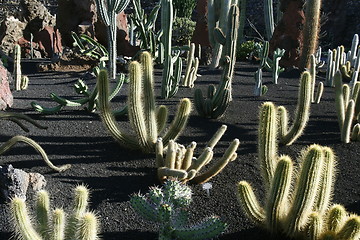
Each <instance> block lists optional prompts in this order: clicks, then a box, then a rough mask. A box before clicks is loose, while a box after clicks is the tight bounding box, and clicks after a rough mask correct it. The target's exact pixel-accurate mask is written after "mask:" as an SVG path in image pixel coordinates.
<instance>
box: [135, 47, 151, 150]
mask: <svg viewBox="0 0 360 240" xmlns="http://www.w3.org/2000/svg"><path fill="white" fill-rule="evenodd" d="M146 54H148V53H146ZM146 58H147V57H143V55H142V60H143V61H145V62H146V64H148V65H150V66H144V71H145V73H144V85H142V79H143V76H142V71H141V66H140V63H138V62H135V61H134V62H132V63H130V66H129V76H130V83H131V84H130V91H129V97H128V105H129V120H130V123H131V125H132V127H133V129H134V130H135V132H136V135H137V138H138V142H139V145H140V147H141V148H143V149H148V151H151V149H152V148H153V145H154V144H155V141H156V138H157V130H156V121H155V103H154V95H153V92H152V91H153V88H151V89H150V87H152V84H153V81H152V75H149V74H152V71H151V68H152V66H151V62H148V61H147V60H146ZM143 91H144V94H145V95H146V96H145V97H146V101H143V99H142V93H143ZM147 97H152V98H151V99H148V98H147ZM148 121H152V122H151V123H150V124H149V122H148ZM146 123H148V124H149V125H146ZM149 132H150V134H151V136H148V134H149Z"/></svg>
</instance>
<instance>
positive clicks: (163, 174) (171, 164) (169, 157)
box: [156, 125, 239, 184]
mask: <svg viewBox="0 0 360 240" xmlns="http://www.w3.org/2000/svg"><path fill="white" fill-rule="evenodd" d="M226 128H227V126H226V125H223V126H221V127H220V128H219V129H218V131H217V132H216V133H215V134H214V136H213V137H212V138H211V140H210V141H209V143H208V144H207V146H206V148H205V149H204V151H203V153H202V154H201V155H200V156H199V157H198V158H194V157H193V156H194V150H195V148H196V142H192V143H191V144H190V145H189V146H188V147H186V148H185V147H184V146H183V145H181V144H177V143H176V142H174V141H172V140H171V141H170V142H169V145H168V147H167V150H166V156H164V153H163V151H164V150H163V142H162V139H161V138H159V139H158V141H157V142H156V162H157V168H158V178H159V180H160V181H164V180H166V179H177V180H179V181H182V182H187V181H191V182H194V183H197V184H201V183H205V182H207V181H209V180H210V179H211V178H213V177H214V176H216V175H217V174H219V173H220V172H221V170H222V169H223V168H224V167H226V165H227V164H228V163H229V162H231V161H233V160H235V159H236V157H237V154H236V150H237V148H238V146H239V140H238V139H234V140H233V141H232V143H231V144H230V146H229V147H228V149H227V150H226V151H225V153H224V155H223V156H222V158H221V159H220V160H218V162H216V163H215V164H214V165H213V166H212V167H211V168H209V169H208V170H207V171H205V172H204V173H201V174H200V171H201V169H202V168H203V167H204V166H205V165H207V164H209V163H210V161H211V160H212V157H213V148H214V147H215V145H216V144H217V142H218V141H219V140H220V138H221V137H222V135H223V134H224V132H225V131H226Z"/></svg>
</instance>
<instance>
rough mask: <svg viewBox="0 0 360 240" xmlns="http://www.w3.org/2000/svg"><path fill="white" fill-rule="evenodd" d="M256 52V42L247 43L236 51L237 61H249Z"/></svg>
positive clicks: (242, 44) (240, 45)
mask: <svg viewBox="0 0 360 240" xmlns="http://www.w3.org/2000/svg"><path fill="white" fill-rule="evenodd" d="M254 50H255V41H254V40H251V41H246V42H243V43H241V44H239V46H238V47H237V49H236V59H238V60H240V61H245V60H249V58H250V56H251V54H252V53H253V52H254Z"/></svg>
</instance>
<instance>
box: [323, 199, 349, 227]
mask: <svg viewBox="0 0 360 240" xmlns="http://www.w3.org/2000/svg"><path fill="white" fill-rule="evenodd" d="M346 218H347V212H346V210H345V208H344V207H343V206H342V205H339V204H335V205H333V206H331V207H330V209H329V211H328V214H327V217H326V228H327V229H328V230H329V231H332V232H334V233H337V232H339V231H340V229H341V227H342V226H343V225H344V223H345V220H346Z"/></svg>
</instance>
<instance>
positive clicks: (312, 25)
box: [300, 0, 321, 69]
mask: <svg viewBox="0 0 360 240" xmlns="http://www.w3.org/2000/svg"><path fill="white" fill-rule="evenodd" d="M320 8H321V0H308V1H306V12H305V19H306V21H305V26H304V29H303V35H304V41H303V49H302V52H301V56H300V69H305V68H309V66H310V56H311V54H315V52H316V49H317V47H318V46H317V44H318V38H319V31H320Z"/></svg>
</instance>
